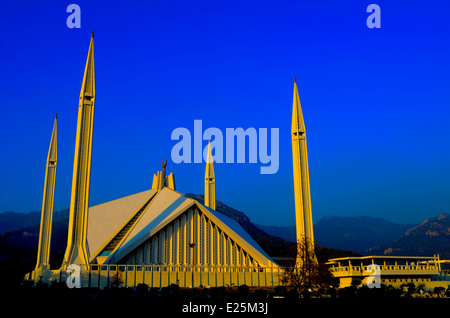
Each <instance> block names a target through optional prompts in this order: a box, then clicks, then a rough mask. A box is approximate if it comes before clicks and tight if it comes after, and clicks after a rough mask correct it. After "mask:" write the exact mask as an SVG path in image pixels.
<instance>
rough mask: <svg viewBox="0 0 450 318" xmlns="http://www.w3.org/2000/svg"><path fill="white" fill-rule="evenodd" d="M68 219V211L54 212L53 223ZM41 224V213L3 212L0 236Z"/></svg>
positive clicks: (0, 216)
mask: <svg viewBox="0 0 450 318" xmlns="http://www.w3.org/2000/svg"><path fill="white" fill-rule="evenodd" d="M68 217H69V209H65V210H61V211H55V213H53V221H55V222H58V221H60V220H62V219H65V218H68ZM40 223H41V212H29V213H18V212H3V213H0V234H4V233H5V232H12V231H17V230H20V229H24V228H27V227H30V226H33V225H36V224H40Z"/></svg>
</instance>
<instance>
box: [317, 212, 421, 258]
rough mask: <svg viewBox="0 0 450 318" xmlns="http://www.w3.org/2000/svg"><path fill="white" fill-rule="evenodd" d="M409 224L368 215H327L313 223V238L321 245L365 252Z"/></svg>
mask: <svg viewBox="0 0 450 318" xmlns="http://www.w3.org/2000/svg"><path fill="white" fill-rule="evenodd" d="M412 226H413V225H409V224H396V223H392V222H389V221H386V220H384V219H380V218H376V217H370V216H357V217H338V216H327V217H324V218H322V219H320V220H319V221H318V222H317V223H316V224H315V226H314V237H315V239H316V240H317V241H318V242H319V244H321V245H325V246H329V247H333V248H338V249H340V248H342V247H343V246H345V247H346V248H347V249H351V250H352V251H355V252H358V253H361V254H366V251H367V250H368V249H370V248H373V247H375V246H380V245H384V244H388V243H391V242H393V241H394V240H396V239H397V238H399V237H400V236H401V235H402V234H403V233H405V231H407V230H408V229H410V228H411V227H412Z"/></svg>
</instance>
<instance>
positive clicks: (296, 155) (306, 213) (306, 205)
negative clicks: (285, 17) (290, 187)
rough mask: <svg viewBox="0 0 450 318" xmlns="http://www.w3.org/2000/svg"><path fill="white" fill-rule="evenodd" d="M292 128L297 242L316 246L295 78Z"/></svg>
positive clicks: (302, 127)
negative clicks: (305, 242) (306, 242)
mask: <svg viewBox="0 0 450 318" xmlns="http://www.w3.org/2000/svg"><path fill="white" fill-rule="evenodd" d="M291 128H292V130H291V133H292V134H291V138H292V155H293V165H294V194H295V219H296V228H297V242H304V240H305V239H306V240H307V241H308V242H309V243H310V244H311V245H312V246H314V233H313V222H312V213H311V193H310V188H309V168H308V153H307V147H306V129H305V122H304V120H303V114H302V108H301V105H300V98H299V95H298V89H297V81H296V80H295V78H294V101H293V107H292V127H291Z"/></svg>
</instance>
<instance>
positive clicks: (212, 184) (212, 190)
mask: <svg viewBox="0 0 450 318" xmlns="http://www.w3.org/2000/svg"><path fill="white" fill-rule="evenodd" d="M213 162H214V160H213V156H212V151H211V140H209V143H208V157H207V159H206V171H205V206H207V207H209V208H211V209H213V210H215V209H216V177H215V176H214V165H213Z"/></svg>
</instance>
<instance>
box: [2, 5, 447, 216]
mask: <svg viewBox="0 0 450 318" xmlns="http://www.w3.org/2000/svg"><path fill="white" fill-rule="evenodd" d="M92 2H93V1H76V2H74V1H20V2H17V1H12V0H2V1H1V2H0V34H1V41H2V48H1V50H0V60H1V63H0V65H1V74H2V76H1V78H0V94H1V100H0V107H1V116H0V151H1V156H0V193H1V196H0V211H8V210H14V211H18V212H28V211H38V210H40V208H41V204H42V202H41V201H42V193H43V184H44V174H45V161H46V157H47V151H48V146H49V141H50V136H51V131H52V125H53V120H54V116H55V113H58V171H57V179H56V192H55V210H60V209H64V208H67V207H68V206H69V201H70V188H71V182H72V168H73V155H74V146H75V132H76V119H77V111H78V109H77V108H78V97H79V93H80V87H81V80H82V77H83V71H84V65H85V62H86V55H87V51H88V46H89V40H90V34H91V31H92V29H95V67H96V87H97V96H96V109H95V125H94V142H93V154H92V174H91V194H90V204H91V205H95V204H99V203H102V202H106V201H109V200H112V199H116V198H119V197H122V196H125V195H129V194H133V193H136V192H140V191H143V190H146V189H148V188H150V187H151V183H152V176H153V173H155V172H156V171H157V170H158V169H160V163H161V160H163V159H164V158H166V157H168V158H169V160H168V165H167V170H168V171H169V172H170V171H173V172H174V173H175V178H176V184H177V190H179V191H180V192H182V193H186V192H193V193H199V194H201V193H203V178H204V164H178V165H176V164H174V163H172V162H171V160H170V151H171V149H172V147H173V145H174V144H175V143H176V142H175V141H172V140H171V139H170V136H171V132H172V131H173V130H174V129H175V128H177V127H186V128H188V129H190V130H192V129H193V124H194V119H201V120H202V121H203V127H204V129H205V128H208V127H217V128H220V129H221V130H223V131H225V129H226V128H237V127H242V128H244V129H245V128H248V127H255V128H279V129H280V168H279V171H278V172H277V173H276V174H273V175H261V174H260V173H259V169H260V163H258V164H220V165H219V164H216V166H215V171H216V196H217V199H218V200H221V201H223V202H225V203H226V204H228V205H230V206H232V207H235V208H237V209H239V210H242V211H244V212H245V213H246V214H247V215H248V216H249V217H250V218H251V220H252V221H254V222H256V223H260V224H267V225H270V224H273V225H288V224H292V223H293V221H294V198H293V177H292V152H291V141H290V125H291V114H292V92H293V78H294V76H296V78H297V82H298V86H299V93H300V99H301V102H302V108H303V115H304V117H305V124H306V129H307V135H308V155H309V166H310V179H311V192H312V208H313V219H314V221H315V222H316V221H318V220H319V219H320V218H322V217H324V216H327V215H338V216H356V215H371V216H379V217H382V218H385V219H387V220H390V221H394V222H400V223H414V222H419V221H421V220H423V219H424V218H427V217H432V216H435V215H437V214H438V213H442V212H446V213H449V212H450V195H449V193H450V183H449V180H450V164H449V163H450V147H449V146H450V138H449V135H450V132H449V126H450V125H449V123H450V97H449V96H450V95H449V88H450V77H449V74H450V62H449V61H450V44H449V43H450V41H449V39H450V4H449V2H448V1H434V0H428V1H400V0H390V1H384V0H383V1H381V0H371V1H361V0H357V1H356V0H355V1H335V0H324V1H302V0H297V1H265V0H259V1H230V0H227V1H215V0H209V1H203V2H200V1H168V0H164V1H153V0H152V1H127V2H123V1H120V2H116V1H104V2H99V1H95V4H94V3H92ZM70 3H77V4H78V5H80V7H81V29H69V28H68V27H67V26H66V19H67V17H68V15H69V13H67V12H66V8H67V6H68V5H69V4H70ZM370 3H376V4H378V5H379V6H380V7H381V29H369V28H368V27H367V26H366V18H367V16H368V15H369V13H366V7H367V6H368V5H369V4H370ZM205 145H206V143H205Z"/></svg>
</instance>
